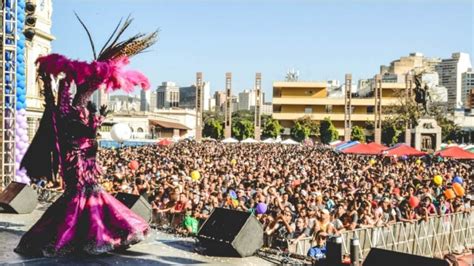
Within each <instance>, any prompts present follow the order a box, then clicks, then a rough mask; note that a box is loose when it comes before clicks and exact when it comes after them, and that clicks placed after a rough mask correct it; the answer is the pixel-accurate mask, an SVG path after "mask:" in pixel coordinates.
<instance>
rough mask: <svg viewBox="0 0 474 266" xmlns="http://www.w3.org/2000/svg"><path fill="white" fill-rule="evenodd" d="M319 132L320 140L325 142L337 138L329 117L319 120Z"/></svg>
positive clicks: (337, 135) (337, 134)
mask: <svg viewBox="0 0 474 266" xmlns="http://www.w3.org/2000/svg"><path fill="white" fill-rule="evenodd" d="M319 132H320V135H321V142H322V143H325V144H328V143H330V142H331V141H334V140H336V139H338V138H339V133H338V132H337V129H336V127H334V125H333V123H332V122H331V119H330V118H329V117H326V118H324V120H323V121H321V124H320V128H319Z"/></svg>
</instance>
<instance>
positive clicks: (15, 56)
mask: <svg viewBox="0 0 474 266" xmlns="http://www.w3.org/2000/svg"><path fill="white" fill-rule="evenodd" d="M25 4H26V3H25V0H6V1H4V5H3V8H2V10H1V12H2V16H1V19H2V25H3V29H2V31H3V32H4V34H3V35H2V45H3V47H4V48H3V49H2V56H1V57H0V60H1V64H2V73H1V81H3V82H1V83H2V85H1V86H2V88H0V90H1V91H0V96H1V99H0V101H1V102H2V103H3V104H2V105H1V109H2V110H1V115H0V118H1V130H2V132H1V134H2V137H3V139H2V142H1V146H2V147H1V149H0V153H1V170H0V177H1V181H2V182H1V184H0V186H6V185H8V183H10V182H11V181H18V182H22V183H29V181H30V180H29V178H28V177H27V176H26V173H25V171H23V170H20V162H21V159H22V158H23V156H24V154H25V152H26V150H27V148H28V134H27V126H28V125H27V120H26V78H25V36H24V35H23V30H24V24H25V23H24V22H25Z"/></svg>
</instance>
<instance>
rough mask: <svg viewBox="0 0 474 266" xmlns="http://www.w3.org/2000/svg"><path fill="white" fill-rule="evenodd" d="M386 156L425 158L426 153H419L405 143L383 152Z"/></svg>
mask: <svg viewBox="0 0 474 266" xmlns="http://www.w3.org/2000/svg"><path fill="white" fill-rule="evenodd" d="M383 155H385V156H423V155H426V152H423V151H419V150H417V149H415V148H412V147H410V146H408V145H406V144H404V143H400V144H397V145H395V146H393V147H390V148H388V149H386V150H385V151H383Z"/></svg>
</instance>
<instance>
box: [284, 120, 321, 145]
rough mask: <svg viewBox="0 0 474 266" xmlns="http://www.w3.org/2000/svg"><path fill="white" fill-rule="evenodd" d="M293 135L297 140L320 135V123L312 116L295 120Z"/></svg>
mask: <svg viewBox="0 0 474 266" xmlns="http://www.w3.org/2000/svg"><path fill="white" fill-rule="evenodd" d="M291 136H292V137H293V138H294V139H295V140H296V141H302V140H304V139H306V138H308V137H317V136H319V124H318V123H317V122H315V121H313V120H311V117H309V116H305V117H302V118H300V119H298V120H296V121H295V125H294V126H293V128H292V129H291Z"/></svg>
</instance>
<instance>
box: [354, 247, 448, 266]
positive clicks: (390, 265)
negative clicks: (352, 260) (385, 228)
mask: <svg viewBox="0 0 474 266" xmlns="http://www.w3.org/2000/svg"><path fill="white" fill-rule="evenodd" d="M362 265H363V266H376V265H377V266H378V265H383V266H399V265H403V266H409V265H416V266H448V265H449V263H448V262H447V261H445V260H441V259H435V258H428V257H422V256H417V255H412V254H407V253H401V252H396V251H391V250H385V249H379V248H372V249H370V252H369V254H368V255H367V257H366V258H365V261H364V263H363V264H362Z"/></svg>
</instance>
